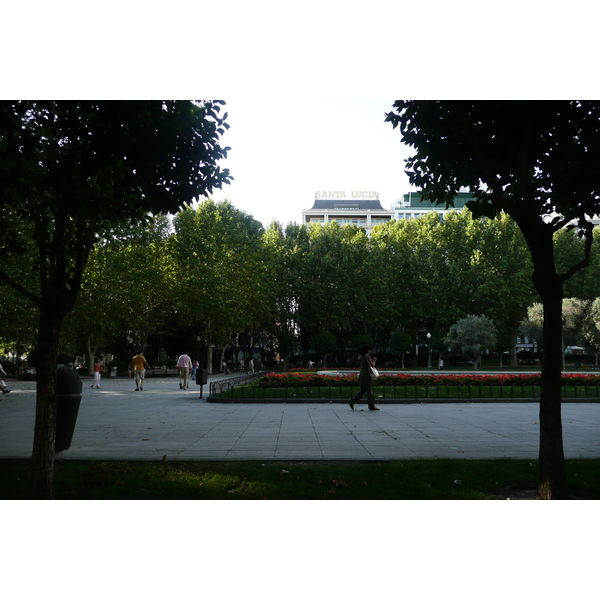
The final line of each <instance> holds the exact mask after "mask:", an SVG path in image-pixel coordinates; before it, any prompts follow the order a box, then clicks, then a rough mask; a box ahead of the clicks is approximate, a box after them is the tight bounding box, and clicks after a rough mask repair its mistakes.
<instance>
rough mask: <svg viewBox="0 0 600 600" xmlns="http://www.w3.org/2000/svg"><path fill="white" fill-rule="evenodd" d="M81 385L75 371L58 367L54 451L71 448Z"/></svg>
mask: <svg viewBox="0 0 600 600" xmlns="http://www.w3.org/2000/svg"><path fill="white" fill-rule="evenodd" d="M82 391H83V383H82V381H81V377H79V375H78V374H77V371H74V370H73V369H70V368H69V367H65V366H60V367H58V369H57V371H56V441H55V443H54V451H55V452H62V451H63V450H68V449H69V448H70V447H71V440H72V439H73V432H74V431H75V423H76V421H77V413H78V412H79V404H80V403H81V394H82Z"/></svg>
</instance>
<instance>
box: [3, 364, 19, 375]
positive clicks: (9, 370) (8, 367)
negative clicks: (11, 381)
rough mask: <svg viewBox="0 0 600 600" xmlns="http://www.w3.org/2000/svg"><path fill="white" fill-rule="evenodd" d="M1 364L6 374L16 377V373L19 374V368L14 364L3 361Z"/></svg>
mask: <svg viewBox="0 0 600 600" xmlns="http://www.w3.org/2000/svg"><path fill="white" fill-rule="evenodd" d="M0 364H1V365H2V368H3V369H4V372H5V373H6V374H7V375H10V376H11V377H14V375H15V373H16V372H17V367H16V366H15V365H14V364H13V363H11V362H8V361H1V362H0Z"/></svg>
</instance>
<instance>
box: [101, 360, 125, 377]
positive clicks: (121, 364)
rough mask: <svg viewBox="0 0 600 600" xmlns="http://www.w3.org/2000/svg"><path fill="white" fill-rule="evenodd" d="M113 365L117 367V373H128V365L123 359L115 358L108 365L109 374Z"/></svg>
mask: <svg viewBox="0 0 600 600" xmlns="http://www.w3.org/2000/svg"><path fill="white" fill-rule="evenodd" d="M113 367H117V375H126V374H127V365H126V364H125V363H124V362H123V361H122V360H113V361H111V362H109V363H108V364H107V365H106V369H107V370H108V374H109V375H110V372H111V371H112V368H113Z"/></svg>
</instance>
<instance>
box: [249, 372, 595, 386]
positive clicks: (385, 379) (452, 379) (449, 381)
mask: <svg viewBox="0 0 600 600" xmlns="http://www.w3.org/2000/svg"><path fill="white" fill-rule="evenodd" d="M540 383H541V375H540V373H532V374H526V375H522V374H514V375H513V374H510V373H499V374H498V375H477V374H466V373H465V374H464V375H463V374H454V375H441V374H439V375H438V374H432V375H410V374H408V373H399V374H396V373H394V374H386V373H385V372H383V373H381V372H380V376H379V379H378V380H377V381H376V382H375V385H378V386H406V385H426V386H437V385H502V386H510V385H539V384H540ZM599 383H600V376H598V375H578V374H574V373H573V374H563V375H562V385H563V386H564V385H567V386H569V385H572V386H575V385H597V384H599ZM258 385H259V387H262V388H282V387H283V388H288V387H328V386H336V387H351V386H356V385H358V374H357V373H350V374H348V375H335V376H332V375H318V374H317V373H271V374H269V375H265V376H264V377H262V378H261V379H260V380H259V382H258Z"/></svg>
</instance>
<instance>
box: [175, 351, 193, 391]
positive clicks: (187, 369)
mask: <svg viewBox="0 0 600 600" xmlns="http://www.w3.org/2000/svg"><path fill="white" fill-rule="evenodd" d="M177 368H178V369H179V389H180V390H187V389H188V388H189V387H190V373H191V372H192V359H191V358H190V357H189V356H188V355H187V354H182V355H181V356H180V357H179V359H178V360H177Z"/></svg>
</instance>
